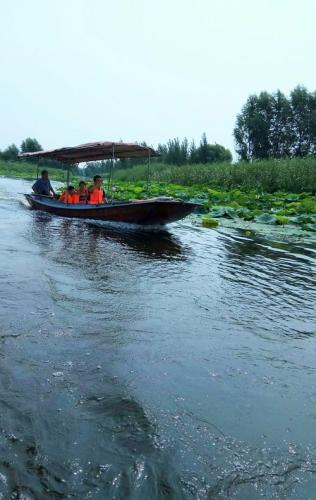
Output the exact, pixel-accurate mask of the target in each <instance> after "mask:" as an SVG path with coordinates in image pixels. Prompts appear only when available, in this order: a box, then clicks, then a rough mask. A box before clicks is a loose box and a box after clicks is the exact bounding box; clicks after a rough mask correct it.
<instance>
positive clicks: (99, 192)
mask: <svg viewBox="0 0 316 500" xmlns="http://www.w3.org/2000/svg"><path fill="white" fill-rule="evenodd" d="M89 203H90V204H91V205H100V204H101V203H103V189H100V188H97V187H95V188H93V190H92V191H90V197H89Z"/></svg>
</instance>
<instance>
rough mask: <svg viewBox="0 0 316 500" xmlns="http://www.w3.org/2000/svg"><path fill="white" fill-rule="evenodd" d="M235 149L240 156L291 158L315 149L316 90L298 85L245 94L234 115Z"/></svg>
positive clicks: (249, 157)
mask: <svg viewBox="0 0 316 500" xmlns="http://www.w3.org/2000/svg"><path fill="white" fill-rule="evenodd" d="M234 137H235V141H236V152H237V154H238V156H239V158H240V159H242V160H248V161H249V160H255V159H256V160H258V159H264V158H294V157H304V156H308V155H311V154H315V153H316V92H308V91H307V89H306V88H305V87H302V86H298V87H296V88H295V89H294V90H293V91H292V92H291V94H290V96H289V98H287V97H286V96H285V95H284V94H282V92H280V91H279V90H278V91H277V92H275V93H273V94H269V93H268V92H261V93H260V94H259V95H251V96H249V97H248V99H247V102H246V104H245V105H244V106H243V108H242V110H241V113H240V114H239V115H238V116H237V121H236V127H235V130H234Z"/></svg>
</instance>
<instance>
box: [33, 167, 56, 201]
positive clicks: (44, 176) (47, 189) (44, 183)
mask: <svg viewBox="0 0 316 500" xmlns="http://www.w3.org/2000/svg"><path fill="white" fill-rule="evenodd" d="M32 189H33V191H34V193H35V194H41V195H44V196H51V193H52V194H53V196H56V193H55V191H54V189H53V187H52V185H51V183H50V180H49V177H48V171H47V170H42V172H41V178H40V179H37V181H36V182H34V184H33V186H32Z"/></svg>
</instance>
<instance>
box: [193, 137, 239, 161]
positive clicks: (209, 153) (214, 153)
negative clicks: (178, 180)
mask: <svg viewBox="0 0 316 500" xmlns="http://www.w3.org/2000/svg"><path fill="white" fill-rule="evenodd" d="M195 157H196V161H197V163H218V162H225V161H228V162H231V161H232V159H233V158H232V154H231V152H230V151H229V149H226V148H224V146H221V145H220V144H209V143H208V142H207V137H206V134H205V133H204V134H203V135H202V138H201V141H200V145H199V147H198V148H197V150H196V154H195Z"/></svg>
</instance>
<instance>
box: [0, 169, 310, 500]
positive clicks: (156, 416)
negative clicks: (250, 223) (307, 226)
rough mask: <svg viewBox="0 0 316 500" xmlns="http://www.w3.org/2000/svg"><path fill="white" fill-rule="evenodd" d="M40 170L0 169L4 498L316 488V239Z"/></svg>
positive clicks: (0, 461)
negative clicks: (77, 198)
mask: <svg viewBox="0 0 316 500" xmlns="http://www.w3.org/2000/svg"><path fill="white" fill-rule="evenodd" d="M30 185H31V183H29V182H26V181H17V180H8V179H0V215H1V219H0V228H1V239H0V280H1V287H0V300H1V302H0V304H1V307H0V340H1V347H0V450H1V454H0V498H3V499H7V498H10V499H23V500H30V499H46V498H47V499H60V498H75V499H108V498H109V499H133V500H136V499H145V500H147V499H204V498H205V499H213V498H215V499H217V498H218V499H227V498H233V499H235V498H236V499H240V500H248V499H249V500H254V499H257V498H258V499H260V498H268V499H272V498H280V499H315V498H316V441H315V436H316V322H315V311H316V307H315V301H316V266H315V255H316V253H315V252H316V246H314V247H313V245H310V246H309V247H307V246H306V247H305V248H303V247H302V246H295V245H291V244H286V243H284V242H283V243H277V242H273V241H268V240H267V239H260V238H258V239H254V238H252V237H246V236H244V235H243V234H242V233H238V232H237V231H233V230H227V229H226V230H224V229H222V230H209V229H204V228H200V227H196V226H194V225H192V223H191V222H190V220H189V219H187V220H184V221H182V222H180V223H177V224H172V225H170V226H168V228H167V229H154V230H153V229H141V228H135V227H131V228H128V227H127V226H125V227H124V226H119V225H117V226H115V225H112V226H110V225H108V226H107V225H105V224H104V225H101V224H98V223H93V222H86V221H76V220H69V219H68V220H67V219H62V218H58V217H52V216H49V215H48V214H44V213H40V212H36V211H31V210H29V209H27V208H26V207H25V206H24V205H23V204H22V203H21V200H22V199H23V197H22V196H21V195H19V194H17V193H20V192H28V191H29V190H30ZM10 495H11V496H10Z"/></svg>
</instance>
